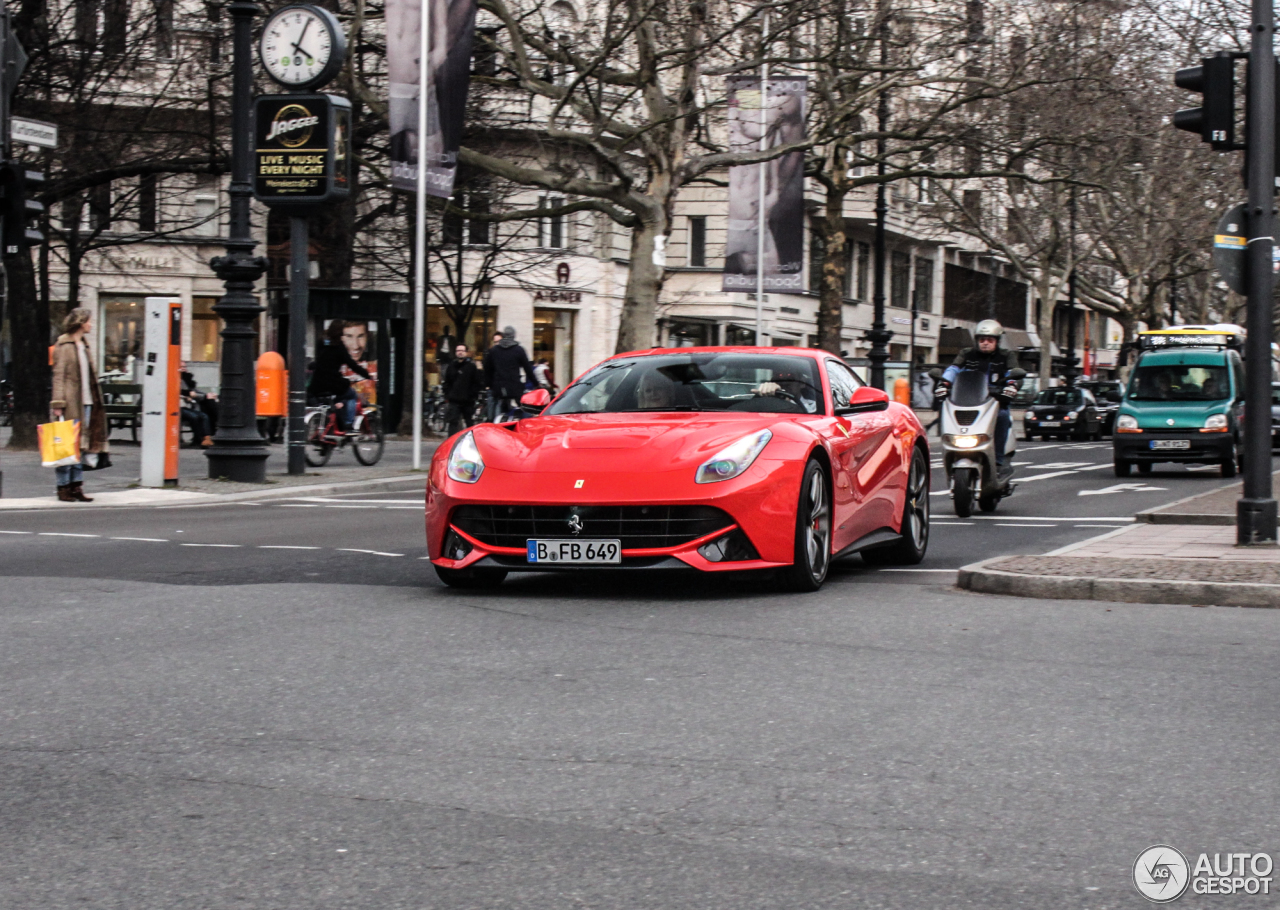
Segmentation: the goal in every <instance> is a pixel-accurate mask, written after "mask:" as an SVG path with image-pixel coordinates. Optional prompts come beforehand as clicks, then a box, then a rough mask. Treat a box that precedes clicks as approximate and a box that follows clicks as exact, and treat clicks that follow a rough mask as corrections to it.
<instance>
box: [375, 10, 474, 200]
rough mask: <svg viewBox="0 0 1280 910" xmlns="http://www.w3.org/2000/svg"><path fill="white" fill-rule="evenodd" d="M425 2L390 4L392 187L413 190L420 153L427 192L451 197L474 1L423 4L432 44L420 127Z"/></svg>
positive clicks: (463, 110)
mask: <svg viewBox="0 0 1280 910" xmlns="http://www.w3.org/2000/svg"><path fill="white" fill-rule="evenodd" d="M423 2H424V0H387V7H386V17H387V77H388V82H389V85H390V97H389V107H388V120H389V121H390V125H391V185H392V186H394V187H395V188H396V189H400V190H409V191H411V192H412V191H414V190H416V189H417V186H418V154H419V152H421V153H422V154H425V155H426V159H427V170H426V172H427V187H426V190H427V193H428V195H431V196H440V197H442V198H448V197H449V196H451V195H453V179H454V175H455V173H456V172H457V169H458V147H459V146H460V145H461V144H462V123H463V117H464V115H465V113H466V105H467V87H468V85H469V84H470V81H471V40H472V36H473V34H474V32H475V24H476V0H425V2H426V4H427V14H428V15H429V16H430V22H429V23H428V24H429V26H430V28H429V38H430V45H429V47H428V51H427V60H428V66H429V67H430V71H429V75H430V80H429V83H430V84H429V86H428V94H427V128H426V130H425V131H420V130H419V128H418V126H419V125H418V84H419V81H420V77H421V70H420V68H419V60H418V56H419V55H418V51H419V44H420V40H421V39H420V35H421V31H420V29H421V26H422V3H423Z"/></svg>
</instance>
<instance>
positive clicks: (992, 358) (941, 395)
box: [933, 319, 1022, 472]
mask: <svg viewBox="0 0 1280 910" xmlns="http://www.w3.org/2000/svg"><path fill="white" fill-rule="evenodd" d="M973 335H974V338H975V340H976V341H977V347H973V348H966V349H965V350H963V351H961V352H960V353H959V354H957V355H956V359H955V360H954V361H952V363H951V366H949V367H947V370H946V372H945V373H943V374H942V381H941V382H939V383H938V387H937V388H936V389H934V392H933V394H934V398H935V399H937V404H939V405H941V404H942V402H943V401H944V400H945V399H946V397H947V396H948V395H949V394H950V392H951V383H952V382H954V381H955V378H956V376H957V375H958V374H959V373H960V371H961V370H975V371H977V372H979V373H986V374H987V384H988V386H1000V387H1001V388H1000V391H999V393H997V395H996V398H997V399H998V400H999V401H1000V415H999V416H998V417H997V418H996V439H995V443H996V467H997V470H998V471H1000V472H1003V471H1004V470H1005V469H1006V468H1007V465H1006V464H1005V460H1006V458H1007V457H1008V456H1006V455H1005V447H1006V446H1007V445H1008V444H1009V431H1010V430H1011V429H1012V428H1013V417H1012V416H1011V415H1010V413H1009V405H1010V403H1012V401H1013V399H1014V396H1016V395H1017V394H1018V387H1019V386H1021V385H1022V382H1021V380H1017V379H1012V378H1010V376H1009V372H1010V371H1011V370H1016V369H1018V354H1017V352H1016V351H1010V350H1005V349H1004V348H1002V347H1000V339H1001V338H1003V337H1004V326H1002V325H1001V324H1000V323H998V322H996V321H995V320H994V319H984V320H982V321H981V322H979V323H978V327H977V328H976V329H974V332H973Z"/></svg>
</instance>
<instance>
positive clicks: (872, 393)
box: [836, 386, 889, 415]
mask: <svg viewBox="0 0 1280 910" xmlns="http://www.w3.org/2000/svg"><path fill="white" fill-rule="evenodd" d="M888 408H889V396H888V395H887V394H886V393H885V392H884V391H882V390H881V389H874V388H872V387H871V386H862V387H861V388H859V389H858V390H857V391H856V392H854V393H853V397H852V398H850V399H849V404H848V405H847V406H845V407H843V408H836V413H837V414H842V415H843V414H862V413H865V412H866V411H885V410H888Z"/></svg>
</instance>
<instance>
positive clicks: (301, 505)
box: [280, 502, 320, 509]
mask: <svg viewBox="0 0 1280 910" xmlns="http://www.w3.org/2000/svg"><path fill="white" fill-rule="evenodd" d="M280 508H282V509H318V508H320V505H319V503H314V502H282V503H280Z"/></svg>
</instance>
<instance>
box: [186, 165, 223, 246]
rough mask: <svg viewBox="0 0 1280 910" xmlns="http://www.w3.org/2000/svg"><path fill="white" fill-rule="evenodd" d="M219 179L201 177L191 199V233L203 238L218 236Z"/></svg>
mask: <svg viewBox="0 0 1280 910" xmlns="http://www.w3.org/2000/svg"><path fill="white" fill-rule="evenodd" d="M218 195H219V193H218V178H216V177H207V176H203V175H202V176H201V177H200V178H198V180H197V181H196V191H195V195H194V196H193V197H192V199H191V219H192V222H193V223H192V225H191V233H193V234H198V235H199V236H201V237H217V236H218Z"/></svg>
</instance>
